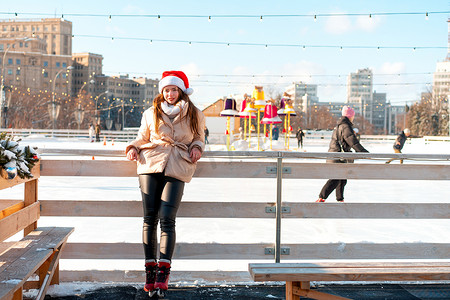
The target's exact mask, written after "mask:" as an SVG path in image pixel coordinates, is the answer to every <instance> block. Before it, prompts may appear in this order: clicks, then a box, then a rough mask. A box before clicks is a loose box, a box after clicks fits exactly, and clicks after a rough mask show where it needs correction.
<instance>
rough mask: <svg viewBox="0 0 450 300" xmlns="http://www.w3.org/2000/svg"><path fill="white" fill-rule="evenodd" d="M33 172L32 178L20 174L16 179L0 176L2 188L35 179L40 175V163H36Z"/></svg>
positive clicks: (0, 188)
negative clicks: (21, 176)
mask: <svg viewBox="0 0 450 300" xmlns="http://www.w3.org/2000/svg"><path fill="white" fill-rule="evenodd" d="M31 174H33V177H32V178H24V179H22V178H20V177H19V176H16V177H15V178H14V179H4V178H3V177H0V190H2V189H6V188H10V187H13V186H15V185H18V184H22V183H25V182H28V181H30V180H35V179H37V178H39V177H40V166H39V163H37V164H36V165H34V167H33V169H32V170H31Z"/></svg>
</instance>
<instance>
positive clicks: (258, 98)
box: [252, 86, 266, 151]
mask: <svg viewBox="0 0 450 300" xmlns="http://www.w3.org/2000/svg"><path fill="white" fill-rule="evenodd" d="M252 98H253V99H254V107H255V109H256V110H257V113H256V117H257V121H256V124H257V139H258V142H257V149H258V151H259V150H261V147H260V138H259V135H260V133H261V127H260V123H261V121H260V120H261V116H260V112H263V111H264V108H265V107H266V100H265V99H264V91H263V87H262V86H255V89H254V90H253V94H252ZM265 128H266V126H265V125H264V129H265ZM265 132H266V131H265V130H264V133H265Z"/></svg>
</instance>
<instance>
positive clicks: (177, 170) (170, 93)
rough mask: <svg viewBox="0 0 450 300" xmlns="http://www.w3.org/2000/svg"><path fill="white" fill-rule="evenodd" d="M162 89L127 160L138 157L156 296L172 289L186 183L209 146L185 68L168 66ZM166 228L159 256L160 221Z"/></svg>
mask: <svg viewBox="0 0 450 300" xmlns="http://www.w3.org/2000/svg"><path fill="white" fill-rule="evenodd" d="M159 92H160V94H159V95H158V96H156V97H155V99H154V100H153V106H152V107H150V108H149V109H147V110H146V111H145V112H144V114H143V116H142V121H141V127H140V128H139V132H138V136H137V138H136V140H134V141H133V142H131V143H130V144H129V145H128V146H127V148H126V153H127V159H129V160H137V173H138V174H139V185H140V189H141V194H142V202H143V206H144V224H143V245H144V253H145V272H146V281H145V286H144V290H145V291H148V292H149V295H150V296H153V295H154V294H155V293H157V294H158V295H164V292H165V291H166V290H167V288H168V282H169V274H170V268H171V263H172V255H173V251H174V248H175V218H176V214H177V210H178V208H179V206H180V202H181V198H182V196H183V189H184V185H185V183H186V182H189V181H190V180H191V179H192V175H193V174H194V172H195V169H196V166H197V161H198V160H199V159H200V157H201V156H202V153H203V150H204V148H205V143H204V142H205V131H204V129H205V117H204V115H203V113H202V112H201V110H199V109H198V108H197V107H195V105H194V104H193V103H192V102H191V100H190V99H189V95H191V94H192V93H193V89H192V88H190V87H189V82H188V78H187V77H186V75H185V74H184V73H183V72H181V71H166V72H164V73H163V75H162V79H161V80H160V82H159ZM158 222H159V223H160V227H161V236H160V247H159V261H157V259H158V256H157V245H158V241H157V236H156V234H157V226H158Z"/></svg>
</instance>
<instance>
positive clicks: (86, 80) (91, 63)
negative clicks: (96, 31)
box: [72, 52, 103, 96]
mask: <svg viewBox="0 0 450 300" xmlns="http://www.w3.org/2000/svg"><path fill="white" fill-rule="evenodd" d="M72 59H73V67H74V70H73V73H72V95H73V96H76V95H78V94H80V93H81V92H82V91H85V92H86V93H88V94H90V95H93V94H94V89H95V82H94V77H95V76H96V75H102V74H103V56H102V55H100V54H95V53H89V52H84V53H73V54H72Z"/></svg>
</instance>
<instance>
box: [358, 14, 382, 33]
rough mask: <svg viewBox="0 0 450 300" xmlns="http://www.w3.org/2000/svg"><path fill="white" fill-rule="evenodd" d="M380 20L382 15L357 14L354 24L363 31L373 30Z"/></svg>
mask: <svg viewBox="0 0 450 300" xmlns="http://www.w3.org/2000/svg"><path fill="white" fill-rule="evenodd" d="M381 21H382V17H380V16H372V17H370V18H369V16H358V18H357V19H356V24H357V26H358V28H359V29H362V30H364V31H374V30H375V29H376V28H377V27H378V26H379V25H380V24H381Z"/></svg>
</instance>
